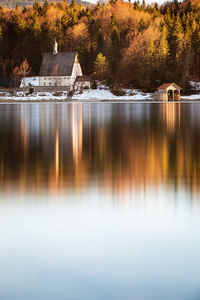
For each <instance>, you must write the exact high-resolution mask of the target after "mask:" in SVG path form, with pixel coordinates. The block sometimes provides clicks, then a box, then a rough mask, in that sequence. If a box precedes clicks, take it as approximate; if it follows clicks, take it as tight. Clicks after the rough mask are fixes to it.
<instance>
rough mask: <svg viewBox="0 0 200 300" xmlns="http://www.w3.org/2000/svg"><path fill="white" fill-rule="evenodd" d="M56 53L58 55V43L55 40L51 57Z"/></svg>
mask: <svg viewBox="0 0 200 300" xmlns="http://www.w3.org/2000/svg"><path fill="white" fill-rule="evenodd" d="M57 53H58V43H57V42H56V40H55V41H54V44H53V55H56V54H57Z"/></svg>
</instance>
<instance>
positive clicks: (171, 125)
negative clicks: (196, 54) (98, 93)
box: [0, 103, 200, 300]
mask: <svg viewBox="0 0 200 300" xmlns="http://www.w3.org/2000/svg"><path fill="white" fill-rule="evenodd" d="M0 299H1V300H35V299H36V300H38V299H39V300H40V299H42V300H43V299H48V300H54V299H56V300H57V299H59V300H64V299H65V300H68V299H69V300H74V299H75V300H76V299H78V300H79V299H80V300H90V299H91V300H107V299H109V300H110V299H113V300H118V299H119V300H129V299H130V300H133V299H134V300H135V299H136V300H146V299H148V300H157V299H159V300H160V299H164V300H165V299H170V300H173V299H174V300H179V299H180V300H193V299H194V300H197V299H200V104H198V103H190V104H180V103H177V104H176V103H168V104H147V103H146V104H145V103H141V104H140V103H138V104H136V103H132V104H128V103H127V104H125V103H124V104H111V103H109V104H106V103H104V104H103V103H100V104H89V103H85V104H78V103H77V104H67V103H59V104H53V103H41V104H39V103H34V104H2V105H0Z"/></svg>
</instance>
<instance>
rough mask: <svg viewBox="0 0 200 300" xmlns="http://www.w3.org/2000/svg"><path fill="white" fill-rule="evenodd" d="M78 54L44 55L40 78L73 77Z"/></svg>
mask: <svg viewBox="0 0 200 300" xmlns="http://www.w3.org/2000/svg"><path fill="white" fill-rule="evenodd" d="M75 58H76V52H75V51H72V52H61V53H57V54H52V53H44V56H43V59H42V64H41V67H40V72H39V76H71V75H72V69H73V65H74V62H75Z"/></svg>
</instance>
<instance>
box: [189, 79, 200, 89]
mask: <svg viewBox="0 0 200 300" xmlns="http://www.w3.org/2000/svg"><path fill="white" fill-rule="evenodd" d="M189 83H190V85H191V87H192V89H193V90H194V91H199V90H200V82H198V81H197V82H196V81H190V82H189Z"/></svg>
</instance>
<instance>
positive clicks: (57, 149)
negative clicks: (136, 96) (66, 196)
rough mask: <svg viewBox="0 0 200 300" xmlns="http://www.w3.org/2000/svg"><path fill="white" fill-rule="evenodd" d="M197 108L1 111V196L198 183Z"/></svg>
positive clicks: (24, 107) (29, 107) (19, 107)
mask: <svg viewBox="0 0 200 300" xmlns="http://www.w3.org/2000/svg"><path fill="white" fill-rule="evenodd" d="M199 112H200V105H199V104H197V103H193V104H180V103H167V104H144V103H143V104H102V103H101V104H89V103H87V104H65V103H62V104H51V103H48V104H39V103H35V104H12V105H10V104H6V105H1V106H0V141H1V144H0V163H1V165H0V185H1V192H5V191H6V192H7V193H9V191H12V190H13V189H15V190H16V191H21V192H25V191H29V192H30V191H31V190H33V191H37V192H40V191H41V190H47V191H48V192H51V191H54V192H55V191H59V190H60V189H62V190H65V191H67V190H68V189H73V190H77V189H84V188H89V187H91V186H94V185H95V186H98V188H100V189H101V190H102V191H105V190H106V191H107V192H108V191H109V192H111V193H115V194H116V193H120V194H123V193H127V192H128V191H131V190H132V189H133V188H134V189H141V188H144V189H145V188H146V187H147V186H154V188H157V187H159V185H160V184H162V185H163V184H164V185H166V186H169V185H170V186H173V187H175V188H177V187H178V186H179V185H184V186H185V188H187V189H188V190H189V191H190V192H191V193H192V191H194V190H198V189H199V185H200V172H199V169H200V151H199V150H200V135H199V132H200V114H199Z"/></svg>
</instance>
